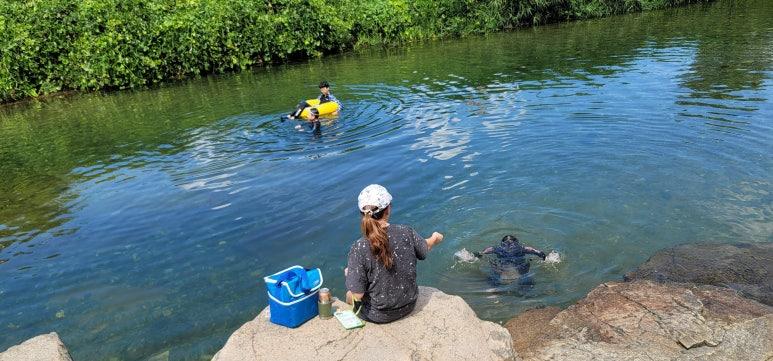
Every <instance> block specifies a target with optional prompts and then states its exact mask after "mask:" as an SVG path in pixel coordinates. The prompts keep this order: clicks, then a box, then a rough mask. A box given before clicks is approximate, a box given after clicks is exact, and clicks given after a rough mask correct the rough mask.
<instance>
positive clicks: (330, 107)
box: [301, 99, 338, 119]
mask: <svg viewBox="0 0 773 361" xmlns="http://www.w3.org/2000/svg"><path fill="white" fill-rule="evenodd" d="M306 103H307V104H309V105H310V106H309V107H306V108H303V111H302V112H301V118H303V119H309V118H310V117H309V116H310V115H311V114H310V111H311V108H317V110H319V115H320V116H323V115H330V114H333V113H335V112H337V111H338V103H336V102H327V103H322V104H320V103H319V99H309V100H307V101H306Z"/></svg>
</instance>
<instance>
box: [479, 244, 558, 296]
mask: <svg viewBox="0 0 773 361" xmlns="http://www.w3.org/2000/svg"><path fill="white" fill-rule="evenodd" d="M473 254H474V255H475V256H476V257H478V258H480V257H482V256H483V255H486V254H493V255H495V256H496V258H494V259H490V260H489V262H490V263H491V270H492V275H491V276H492V277H491V278H492V281H494V282H495V283H497V284H507V283H512V282H513V281H516V280H517V281H518V284H520V285H531V284H533V283H532V280H531V277H529V268H530V267H531V264H530V263H529V260H528V259H527V258H526V256H528V255H530V254H531V255H535V256H537V257H539V258H541V259H542V260H543V261H544V260H545V257H547V255H546V254H545V252H542V251H540V250H538V249H536V248H532V247H528V246H524V245H522V244H521V242H520V241H519V240H518V238H516V237H515V236H513V235H507V236H504V237H503V238H502V242H501V244H500V245H499V246H496V247H487V248H486V249H484V250H483V251H481V252H473Z"/></svg>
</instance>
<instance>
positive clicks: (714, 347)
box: [507, 281, 773, 361]
mask: <svg viewBox="0 0 773 361" xmlns="http://www.w3.org/2000/svg"><path fill="white" fill-rule="evenodd" d="M552 315H554V316H552ZM551 316H552V317H551ZM539 318H542V321H541V322H529V321H528V320H532V319H539ZM507 326H508V329H509V330H510V331H511V334H512V336H513V344H514V345H515V346H516V348H515V349H516V352H518V354H519V355H520V356H521V357H523V359H524V360H572V361H575V360H577V361H582V360H588V361H590V360H594V361H605V360H609V361H613V360H614V361H625V360H630V361H634V360H651V361H660V360H663V361H666V360H668V361H673V360H683V361H687V360H695V361H697V360H702V361H703V360H708V361H710V360H716V361H726V360H743V361H767V360H770V358H771V357H773V308H771V307H770V306H766V305H763V304H760V303H758V302H756V301H753V300H750V299H747V298H743V297H740V296H738V295H737V294H736V293H735V292H734V291H733V290H730V289H726V288H719V287H714V286H697V285H688V284H673V283H671V284H660V283H655V282H651V281H634V282H629V283H615V282H613V283H606V284H602V285H600V286H598V287H596V288H595V289H594V290H592V291H591V292H590V293H589V294H588V295H587V296H586V297H585V298H584V299H582V300H580V301H578V302H577V303H576V304H574V305H572V306H570V307H569V308H567V309H566V310H563V311H560V312H558V313H556V312H555V310H553V309H542V310H534V311H527V312H525V313H523V314H521V315H519V316H518V317H517V318H515V319H513V320H511V321H510V322H508V325H507ZM535 335H536V336H535Z"/></svg>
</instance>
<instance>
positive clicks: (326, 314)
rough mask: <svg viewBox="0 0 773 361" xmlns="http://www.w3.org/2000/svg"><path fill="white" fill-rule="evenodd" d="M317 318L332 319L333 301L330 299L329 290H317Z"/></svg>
mask: <svg viewBox="0 0 773 361" xmlns="http://www.w3.org/2000/svg"><path fill="white" fill-rule="evenodd" d="M317 305H318V306H319V318H321V319H323V320H324V319H328V318H331V317H333V300H332V299H331V298H330V290H329V289H327V288H322V289H320V290H319V301H317Z"/></svg>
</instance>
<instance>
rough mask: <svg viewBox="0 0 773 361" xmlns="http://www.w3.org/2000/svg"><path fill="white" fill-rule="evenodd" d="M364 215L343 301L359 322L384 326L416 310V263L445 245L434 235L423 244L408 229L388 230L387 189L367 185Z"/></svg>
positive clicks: (362, 199) (360, 200) (389, 199)
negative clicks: (352, 309)
mask: <svg viewBox="0 0 773 361" xmlns="http://www.w3.org/2000/svg"><path fill="white" fill-rule="evenodd" d="M357 203H358V207H359V210H360V213H361V214H362V220H361V222H360V228H361V230H362V237H361V238H360V239H358V240H357V241H356V242H354V244H353V245H352V248H351V249H350V250H349V262H348V266H347V268H346V270H344V274H345V275H346V289H347V290H348V292H347V294H346V299H347V302H348V303H352V301H356V302H355V303H356V306H355V311H357V309H359V312H358V316H359V317H360V318H361V319H363V320H365V321H369V322H373V323H387V322H392V321H395V320H398V319H400V318H403V317H405V316H407V315H408V314H409V313H411V311H413V307H414V306H415V305H416V299H417V298H418V295H419V287H418V285H417V284H416V263H417V260H423V259H424V258H426V257H427V252H429V250H430V249H432V247H433V246H435V245H436V244H438V243H440V242H441V241H442V240H443V235H442V234H440V233H438V232H434V233H432V236H431V237H429V238H427V239H424V238H422V237H421V236H419V234H418V233H416V231H414V230H413V228H411V227H409V226H406V225H399V224H389V216H390V215H391V211H392V206H391V204H392V196H391V195H390V194H389V192H387V190H386V188H384V187H382V186H380V185H378V184H371V185H369V186H367V187H365V189H363V190H362V192H360V195H359V197H358V198H357Z"/></svg>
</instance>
